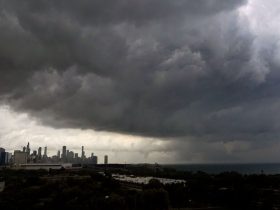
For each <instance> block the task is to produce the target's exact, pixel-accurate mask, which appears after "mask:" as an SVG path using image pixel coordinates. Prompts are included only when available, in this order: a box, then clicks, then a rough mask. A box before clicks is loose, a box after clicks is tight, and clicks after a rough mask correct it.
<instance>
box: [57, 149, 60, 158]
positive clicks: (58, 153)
mask: <svg viewBox="0 0 280 210" xmlns="http://www.w3.org/2000/svg"><path fill="white" fill-rule="evenodd" d="M57 158H58V159H59V158H60V150H58V151H57Z"/></svg>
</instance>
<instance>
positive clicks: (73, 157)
mask: <svg viewBox="0 0 280 210" xmlns="http://www.w3.org/2000/svg"><path fill="white" fill-rule="evenodd" d="M44 163H45V164H47V163H73V164H75V163H77V164H97V163H98V157H97V156H95V155H94V153H91V156H90V157H86V155H85V150H84V146H82V147H81V154H80V156H79V153H75V152H73V151H70V150H68V149H67V147H66V146H63V147H62V150H61V151H60V150H58V151H57V154H56V155H53V156H51V157H49V156H48V148H47V147H44V148H42V147H39V148H38V149H37V150H33V151H31V149H30V144H29V142H28V144H27V146H24V147H23V149H22V150H15V151H14V153H13V154H12V153H9V152H6V151H5V149H4V148H0V165H2V166H3V165H16V166H17V165H20V164H44ZM104 164H108V156H107V155H105V156H104Z"/></svg>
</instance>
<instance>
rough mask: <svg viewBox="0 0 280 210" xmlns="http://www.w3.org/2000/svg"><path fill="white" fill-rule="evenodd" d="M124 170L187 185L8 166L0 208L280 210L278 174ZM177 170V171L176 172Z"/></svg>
mask: <svg viewBox="0 0 280 210" xmlns="http://www.w3.org/2000/svg"><path fill="white" fill-rule="evenodd" d="M138 170H139V169H138V168H137V169H136V170H135V171H133V169H126V170H125V171H118V172H119V173H121V172H123V173H134V174H135V175H140V174H141V173H142V174H146V175H149V176H161V177H166V178H174V177H176V178H180V179H185V180H186V181H187V183H186V184H170V185H162V184H161V183H160V182H159V181H157V180H154V179H153V180H151V181H150V183H149V184H148V185H135V187H133V185H134V184H130V185H125V184H123V183H121V182H118V181H116V180H114V179H112V176H111V173H112V172H116V171H115V169H114V171H111V170H110V169H107V171H106V173H105V175H102V174H100V173H98V172H95V171H94V170H91V169H83V170H79V171H67V170H60V171H54V170H53V171H50V172H47V171H44V170H38V171H27V170H19V171H15V170H4V171H0V177H3V178H4V180H5V181H6V188H5V190H4V192H2V193H1V194H0V208H1V209H27V208H29V209H58V208H59V209H93V210H95V209H96V210H143V209H145V210H168V209H180V208H182V209H183V208H207V207H217V209H228V210H237V209H238V210H240V209H241V210H242V209H246V210H250V209H252V210H253V209H254V210H258V209H266V210H269V209H277V208H279V206H280V205H279V201H280V193H279V189H280V176H279V175H241V174H238V173H235V172H228V173H222V174H218V175H210V174H206V173H203V172H196V173H190V172H176V171H174V170H160V171H157V170H150V169H147V170H146V171H145V169H143V168H142V170H141V171H138ZM171 174H173V175H171Z"/></svg>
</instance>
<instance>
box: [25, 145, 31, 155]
mask: <svg viewBox="0 0 280 210" xmlns="http://www.w3.org/2000/svg"><path fill="white" fill-rule="evenodd" d="M26 152H27V155H30V144H29V142H28V144H27V147H26Z"/></svg>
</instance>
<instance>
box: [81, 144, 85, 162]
mask: <svg viewBox="0 0 280 210" xmlns="http://www.w3.org/2000/svg"><path fill="white" fill-rule="evenodd" d="M81 157H82V160H83V159H85V157H86V156H85V151H84V146H82V155H81Z"/></svg>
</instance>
